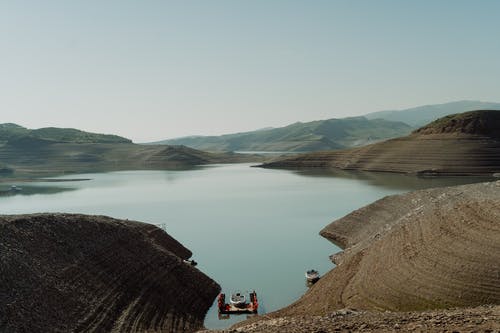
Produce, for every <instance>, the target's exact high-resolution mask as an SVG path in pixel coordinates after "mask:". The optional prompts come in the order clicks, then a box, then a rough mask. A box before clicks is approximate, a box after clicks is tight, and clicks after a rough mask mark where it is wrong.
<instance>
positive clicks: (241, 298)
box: [229, 293, 247, 308]
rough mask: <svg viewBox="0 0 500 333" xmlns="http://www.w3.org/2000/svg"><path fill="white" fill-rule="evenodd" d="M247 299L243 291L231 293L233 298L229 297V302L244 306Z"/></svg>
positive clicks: (238, 306)
mask: <svg viewBox="0 0 500 333" xmlns="http://www.w3.org/2000/svg"><path fill="white" fill-rule="evenodd" d="M246 301H247V298H246V297H245V295H242V294H241V293H234V294H232V295H231V298H230V299H229V303H231V304H232V305H234V306H235V307H237V308H241V307H244V306H245V303H246Z"/></svg>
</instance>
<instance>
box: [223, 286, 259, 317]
mask: <svg viewBox="0 0 500 333" xmlns="http://www.w3.org/2000/svg"><path fill="white" fill-rule="evenodd" d="M249 299H250V302H247V298H246V296H245V295H243V294H242V293H240V292H236V293H233V294H231V297H230V298H229V303H226V294H224V293H220V294H219V297H218V301H217V305H218V308H219V314H231V313H233V314H238V313H257V310H258V308H259V302H258V300H257V293H256V292H255V290H254V291H252V292H251V293H249Z"/></svg>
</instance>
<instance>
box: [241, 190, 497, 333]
mask: <svg viewBox="0 0 500 333" xmlns="http://www.w3.org/2000/svg"><path fill="white" fill-rule="evenodd" d="M321 235H322V236H324V237H326V238H328V239H329V240H331V241H332V242H334V243H335V244H337V245H339V246H340V247H342V248H344V251H343V252H341V253H338V254H335V255H333V256H332V258H333V260H334V262H335V263H336V264H337V267H336V268H334V269H333V270H331V271H330V272H328V273H327V274H326V275H324V276H323V277H322V278H321V279H320V280H319V281H318V282H317V283H316V284H315V285H314V286H313V287H312V288H310V289H309V290H308V292H306V294H305V295H304V296H302V297H301V298H300V299H299V300H298V301H297V302H295V303H293V304H292V305H290V306H288V307H286V308H284V309H281V310H279V311H276V312H274V313H271V314H268V315H265V316H262V317H256V318H252V319H250V320H248V321H245V322H243V323H240V324H237V325H235V327H233V329H236V328H238V330H241V331H242V332H303V331H310V332H338V331H343V332H348V331H361V332H370V331H377V332H379V331H382V332H384V331H388V332H392V331H397V330H401V331H420V332H445V331H446V330H448V331H449V332H451V331H453V330H455V331H459V332H472V331H476V332H477V331H488V330H489V331H490V332H499V331H500V306H499V305H500V260H499V258H500V181H497V182H489V183H480V184H472V185H462V186H454V187H444V188H435V189H428V190H420V191H415V192H411V193H407V194H401V195H394V196H388V197H385V198H383V199H381V200H378V201H376V202H374V203H372V204H370V205H368V206H365V207H363V208H361V209H358V210H356V211H354V212H352V213H350V214H348V215H346V216H345V217H343V218H341V219H339V220H337V221H334V222H333V223H331V224H330V225H328V226H327V227H325V228H324V229H323V230H322V231H321ZM487 304H489V305H490V306H485V305H487ZM346 308H351V309H358V311H354V312H349V313H347V314H345V313H343V312H345V310H342V311H340V310H341V309H346ZM449 309H451V310H449ZM389 311H391V312H389ZM421 311H427V312H421Z"/></svg>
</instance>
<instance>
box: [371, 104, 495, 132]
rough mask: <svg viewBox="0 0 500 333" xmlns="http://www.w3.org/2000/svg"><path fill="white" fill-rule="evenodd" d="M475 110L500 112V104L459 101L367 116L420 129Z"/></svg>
mask: <svg viewBox="0 0 500 333" xmlns="http://www.w3.org/2000/svg"><path fill="white" fill-rule="evenodd" d="M473 110H500V103H491V102H481V101H457V102H450V103H444V104H434V105H424V106H419V107H416V108H411V109H405V110H389V111H378V112H372V113H368V114H367V115H365V117H366V118H368V119H387V120H392V121H402V122H404V123H406V124H408V125H410V126H412V127H415V128H418V127H421V126H424V125H425V124H428V123H430V122H431V121H434V120H436V119H438V118H441V117H444V116H447V115H450V114H455V113H462V112H466V111H473Z"/></svg>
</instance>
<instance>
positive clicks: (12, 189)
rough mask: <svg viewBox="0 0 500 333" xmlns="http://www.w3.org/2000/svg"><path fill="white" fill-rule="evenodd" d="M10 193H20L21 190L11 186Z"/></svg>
mask: <svg viewBox="0 0 500 333" xmlns="http://www.w3.org/2000/svg"><path fill="white" fill-rule="evenodd" d="M10 191H11V192H20V191H22V188H20V187H18V186H16V185H12V186H11V187H10Z"/></svg>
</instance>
